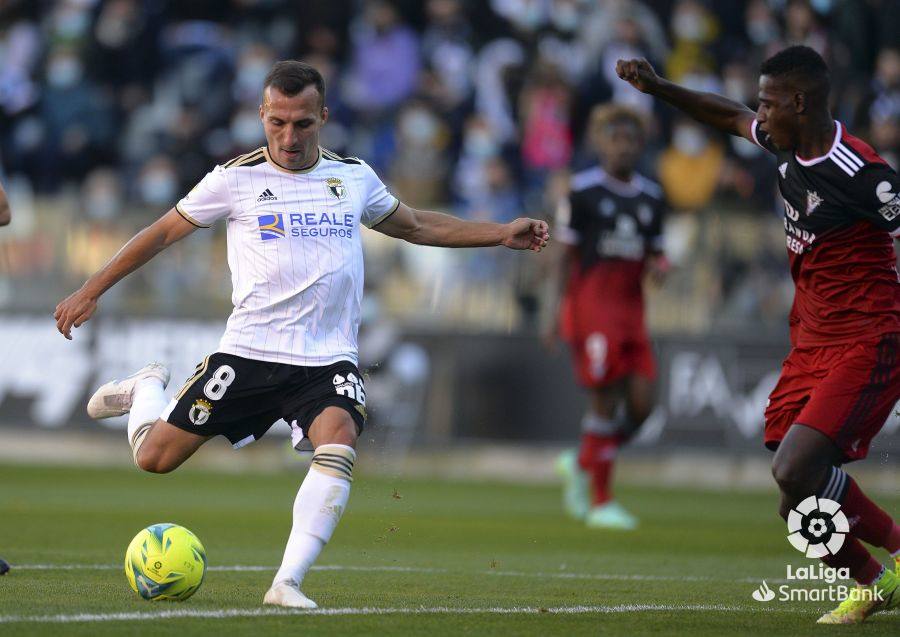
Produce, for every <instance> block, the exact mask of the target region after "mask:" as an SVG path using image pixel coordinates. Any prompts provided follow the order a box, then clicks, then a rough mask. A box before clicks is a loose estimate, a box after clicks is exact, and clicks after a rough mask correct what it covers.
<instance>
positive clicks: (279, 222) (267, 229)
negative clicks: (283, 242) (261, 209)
mask: <svg viewBox="0 0 900 637" xmlns="http://www.w3.org/2000/svg"><path fill="white" fill-rule="evenodd" d="M256 220H257V221H258V222H259V236H260V238H261V239H262V240H263V241H268V240H269V239H280V238H281V237H283V236H284V215H282V214H275V215H260V216H259V217H257V218H256Z"/></svg>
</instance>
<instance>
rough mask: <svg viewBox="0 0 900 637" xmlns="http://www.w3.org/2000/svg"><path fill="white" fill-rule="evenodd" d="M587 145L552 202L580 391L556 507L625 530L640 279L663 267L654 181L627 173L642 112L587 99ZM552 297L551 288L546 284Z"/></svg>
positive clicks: (640, 400) (637, 401) (561, 322)
mask: <svg viewBox="0 0 900 637" xmlns="http://www.w3.org/2000/svg"><path fill="white" fill-rule="evenodd" d="M588 134H589V136H590V143H591V146H592V147H593V149H594V150H595V151H596V153H597V155H598V157H599V159H600V165H598V166H594V167H591V168H588V169H586V170H583V171H580V172H577V173H575V174H574V175H573V176H572V180H571V184H570V194H569V196H568V198H567V199H566V200H565V201H563V203H562V204H561V205H560V208H559V211H558V213H557V214H558V217H557V224H558V231H557V232H558V237H559V240H560V241H561V242H562V243H565V244H566V245H567V249H566V252H565V255H564V257H563V261H564V263H563V268H562V269H563V272H562V273H561V275H562V276H559V277H557V280H558V283H559V284H564V285H565V293H564V296H563V299H562V303H561V305H560V312H559V319H558V322H557V325H558V328H555V329H554V331H556V332H558V334H559V335H560V336H562V337H563V338H564V339H565V340H566V341H567V342H568V343H569V345H570V347H571V350H572V356H573V362H574V365H575V373H576V375H577V378H578V382H579V383H580V384H581V385H583V386H584V387H586V388H587V389H588V390H589V394H590V406H589V408H588V411H587V413H586V414H585V415H584V419H583V420H582V438H581V447H580V449H579V452H578V454H577V456H576V454H574V453H566V454H563V456H561V457H560V459H559V470H560V473H562V474H563V477H564V480H565V481H564V487H563V488H564V505H565V509H566V511H567V512H568V513H569V514H570V515H572V516H573V517H575V518H576V519H580V520H584V521H585V522H586V523H587V525H588V526H590V527H595V528H615V529H633V528H634V527H635V526H636V525H637V519H636V518H635V517H634V516H632V515H631V514H630V513H628V512H627V511H626V510H625V509H624V508H623V507H622V506H621V505H620V504H619V503H618V502H616V501H615V500H614V499H613V496H612V488H611V486H612V473H613V464H614V462H615V458H616V454H617V452H618V450H619V447H620V446H621V445H622V444H623V443H625V442H627V441H628V440H629V439H631V437H632V436H633V435H634V434H635V432H636V431H637V430H638V428H639V427H640V426H641V424H642V423H643V422H644V421H645V420H646V419H647V416H649V415H650V411H651V410H652V408H653V403H654V396H653V394H654V392H653V380H654V377H655V375H656V364H655V361H654V357H653V351H652V346H651V344H650V339H649V337H648V335H647V330H646V327H645V324H644V289H643V279H644V275H645V274H646V273H647V270H648V268H649V270H650V272H651V273H652V274H653V275H654V277H655V278H657V279H659V278H661V276H662V274H663V273H664V272H665V270H666V269H667V267H668V265H667V261H666V258H665V255H664V254H663V252H662V220H663V214H664V209H665V204H664V200H663V195H662V190H661V189H660V187H659V186H658V185H656V184H655V183H653V182H652V181H650V180H649V179H647V178H645V177H643V176H642V175H640V174H638V173H637V172H635V167H636V166H637V164H638V161H639V160H640V157H641V151H642V150H643V147H644V138H645V129H644V120H643V119H642V117H641V115H639V114H638V113H637V112H636V111H635V110H633V109H631V108H628V107H626V106H621V105H615V104H608V105H602V106H597V107H595V108H594V110H593V111H592V112H591V115H590V122H589V133H588ZM554 296H555V297H556V298H558V297H559V288H556V289H555V290H554Z"/></svg>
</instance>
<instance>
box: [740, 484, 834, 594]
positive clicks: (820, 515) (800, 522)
mask: <svg viewBox="0 0 900 637" xmlns="http://www.w3.org/2000/svg"><path fill="white" fill-rule="evenodd" d="M787 526H788V531H789V534H788V536H787V537H788V541H789V542H790V543H791V544H792V545H793V547H794V548H795V549H797V550H798V551H800V552H801V553H805V554H806V557H824V556H826V555H834V554H835V553H837V552H838V551H839V550H841V547H842V546H843V545H844V536H845V535H846V534H847V533H849V532H850V525H849V524H848V523H847V516H846V515H844V512H843V511H841V505H840V504H838V503H837V502H835V501H834V500H829V499H827V498H816V496H814V495H811V496H809V497H808V498H806V499H805V500H803V501H802V502H801V503H800V504H798V505H797V506H796V508H793V509H791V512H790V513H789V514H788V519H787ZM754 596H755V594H754Z"/></svg>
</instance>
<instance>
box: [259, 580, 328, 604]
mask: <svg viewBox="0 0 900 637" xmlns="http://www.w3.org/2000/svg"><path fill="white" fill-rule="evenodd" d="M263 604H271V605H272V606H286V607H287V608H305V609H307V610H311V609H313V608H318V607H319V605H318V604H316V603H315V602H314V601H312V600H311V599H310V598H308V597H307V596H306V595H304V594H303V593H301V592H300V587H299V586H298V585H297V583H296V582H294V581H293V580H281V581H280V582H275V583H274V584H272V588H270V589H269V590H268V591H267V592H266V596H265V597H263Z"/></svg>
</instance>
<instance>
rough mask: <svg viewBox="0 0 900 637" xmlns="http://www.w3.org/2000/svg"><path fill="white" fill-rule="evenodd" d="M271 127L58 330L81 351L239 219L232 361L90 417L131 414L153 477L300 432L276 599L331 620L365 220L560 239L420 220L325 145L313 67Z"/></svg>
mask: <svg viewBox="0 0 900 637" xmlns="http://www.w3.org/2000/svg"><path fill="white" fill-rule="evenodd" d="M259 116H260V119H261V120H262V124H263V128H264V130H265V135H266V146H265V147H263V148H260V149H258V150H256V151H253V152H251V153H248V154H246V155H242V156H241V157H237V158H235V159H233V160H232V161H230V162H228V163H226V164H224V165H222V166H216V167H215V168H214V169H213V170H212V172H210V173H209V174H207V175H206V177H204V178H203V180H202V181H201V182H200V183H199V184H198V185H197V186H196V187H195V188H194V189H193V190H192V191H191V192H190V193H189V194H188V195H187V196H186V197H184V198H183V199H182V200H181V201H179V202H178V203H177V205H176V206H175V208H173V209H172V210H169V211H168V212H167V213H166V214H165V215H163V216H162V217H161V218H160V219H159V220H157V221H156V222H155V223H153V224H152V225H150V226H148V227H147V228H145V229H143V230H141V231H140V232H139V233H137V234H136V235H135V236H134V237H133V238H132V239H131V240H130V241H129V242H128V243H127V244H125V246H124V247H123V248H122V249H121V250H120V251H119V252H118V253H117V254H116V255H115V256H114V257H113V258H112V259H111V260H110V261H109V263H107V264H106V265H104V266H103V267H102V268H101V269H100V270H99V271H98V272H97V273H95V274H94V275H93V276H91V277H90V278H89V279H88V280H87V282H86V283H85V284H84V285H83V286H82V287H81V288H80V289H79V290H78V291H77V292H75V293H74V294H72V295H71V296H69V297H68V298H66V299H65V300H63V301H62V302H61V303H60V304H59V305H58V306H57V308H56V313H55V318H56V320H57V328H58V329H59V331H60V332H61V333H62V334H63V335H64V336H65V337H66V338H69V339H71V338H72V336H71V330H72V328H73V327H78V326H80V325H82V324H84V323H85V321H87V320H89V319H90V318H91V316H92V315H93V314H94V312H95V311H96V309H97V303H98V301H99V299H100V296H101V295H102V294H103V293H104V292H105V291H106V290H108V289H109V288H110V287H111V286H113V285H114V284H115V283H116V282H117V281H119V280H120V279H122V278H123V277H124V276H126V275H127V274H129V273H130V272H133V271H134V270H136V269H137V268H139V267H141V266H142V265H143V264H145V263H147V262H148V261H149V260H150V259H152V258H153V257H154V256H156V255H157V254H158V253H160V252H161V251H162V250H164V249H165V248H166V247H168V246H169V245H171V244H172V243H174V242H176V241H178V240H179V239H183V238H184V237H186V236H187V235H189V234H191V233H192V232H194V231H195V230H196V229H197V228H205V227H208V226H210V225H212V224H213V223H214V222H216V221H217V220H219V219H225V220H226V223H227V237H228V265H229V268H230V269H231V275H232V285H233V289H234V291H233V294H232V301H233V303H234V311H233V312H232V314H231V316H230V317H229V319H228V324H227V327H226V329H225V334H224V335H223V336H222V340H221V342H220V344H219V349H218V350H217V351H216V352H215V353H213V354H211V355H210V356H207V357H206V359H205V360H203V361H202V362H201V363H200V364H199V365H198V366H197V370H196V372H195V374H194V375H193V376H192V377H191V378H189V379H188V380H187V382H186V383H185V384H184V386H183V387H182V388H181V390H180V391H179V392H178V393H177V394H176V395H175V396H174V398H172V399H171V400H170V401H167V400H166V398H165V395H164V390H165V388H166V386H167V384H168V380H169V372H168V370H167V369H166V368H165V366H163V365H161V364H158V363H151V364H149V365H147V366H146V367H144V368H143V369H141V370H140V371H138V372H137V373H136V374H133V375H132V376H130V377H128V378H126V379H124V380H121V381H112V382H110V383H107V384H106V385H103V386H102V387H100V389H98V390H97V392H96V393H95V394H94V395H93V397H92V398H91V399H90V401H89V403H88V413H89V414H90V415H91V416H92V417H94V418H107V417H111V416H115V415H121V414H124V413H128V414H129V417H128V441H129V443H130V444H131V447H132V451H133V454H134V460H135V463H136V464H137V466H138V467H140V468H141V469H143V470H145V471H149V472H153V473H167V472H169V471H172V470H174V469H176V468H177V467H178V466H179V465H181V464H182V463H183V462H184V461H185V460H187V459H188V458H189V457H190V456H191V455H192V454H193V453H194V452H195V451H196V450H197V449H199V448H200V446H201V445H203V443H205V442H206V441H207V440H209V439H210V438H211V437H213V436H216V435H224V436H226V437H227V438H228V439H229V440H230V441H231V443H232V444H233V445H234V446H235V447H236V448H237V447H241V446H243V445H245V444H247V443H249V442H252V441H254V440H257V439H259V438H260V437H261V436H262V435H263V434H264V433H265V432H266V431H267V430H268V429H269V427H271V425H272V424H273V423H274V422H275V421H276V420H278V419H279V418H284V419H285V420H286V421H287V422H288V423H290V425H291V427H292V429H293V434H294V438H295V441H303V442H308V444H310V445H311V446H312V448H314V449H315V452H314V454H313V459H312V465H311V468H310V471H309V472H308V474H307V475H306V478H305V479H304V480H303V483H302V484H301V485H300V489H299V491H298V492H297V498H296V500H295V502H294V510H293V527H292V529H291V533H290V536H289V538H288V541H287V547H286V548H285V553H284V559H283V561H282V564H281V567H280V568H279V569H278V572H277V574H276V575H275V578H274V580H273V583H272V587H271V588H270V589H269V591H268V592H267V593H266V595H265V597H264V603H266V604H276V605H280V606H290V607H296V608H315V607H316V604H315V602H313V601H312V600H310V599H308V598H307V597H306V596H305V595H304V594H303V593H302V592H301V591H300V584H301V583H302V581H303V577H304V575H305V574H306V572H307V571H308V570H309V568H310V566H311V565H312V563H313V562H314V561H315V559H316V558H317V557H318V555H319V553H320V552H321V550H322V548H323V547H324V546H325V544H326V543H327V542H328V540H329V538H330V537H331V535H332V532H333V531H334V528H335V526H336V525H337V523H338V521H339V520H340V517H341V514H342V513H343V511H344V508H345V507H346V504H347V500H348V497H349V494H350V482H351V480H352V472H353V465H354V462H355V460H356V451H355V447H356V442H357V439H358V436H359V434H360V432H361V431H362V428H363V425H364V424H365V418H366V410H365V389H364V387H363V379H362V374H360V372H359V369H358V368H357V363H358V357H357V342H356V339H357V328H358V327H359V321H360V301H361V298H362V290H363V255H362V242H361V239H360V224H363V225H365V226H367V227H369V228H373V229H374V230H377V231H379V232H382V233H384V234H386V235H389V236H391V237H396V238H399V239H405V240H406V241H409V242H411V243H416V244H421V245H433V246H444V247H458V248H461V247H479V246H499V245H503V246H506V247H508V248H512V249H515V250H533V251H535V252H540V250H541V248H543V247H544V246H545V245H546V244H547V241H548V240H549V233H548V228H547V224H546V223H545V222H543V221H537V220H534V219H516V220H515V221H513V222H511V223H508V224H495V223H475V222H468V221H463V220H460V219H457V218H455V217H452V216H449V215H445V214H441V213H438V212H429V211H423V210H415V209H413V208H410V207H408V206H406V205H404V204H403V203H401V202H400V201H399V200H397V198H396V197H394V196H393V195H392V194H391V193H390V192H388V190H387V189H386V188H385V186H384V184H382V183H381V180H380V179H379V178H378V176H377V175H376V174H375V172H374V171H373V170H372V169H371V168H370V167H369V166H368V165H366V164H365V163H364V162H363V161H361V160H359V159H355V158H347V159H345V158H341V157H338V156H337V155H335V154H334V153H331V152H329V151H327V150H324V149H322V148H320V147H319V131H320V130H321V128H322V126H323V125H324V124H325V122H326V121H328V108H327V107H326V106H325V83H324V81H323V79H322V76H321V75H320V74H319V72H318V71H317V70H316V69H314V68H313V67H311V66H309V65H307V64H304V63H302V62H297V61H282V62H278V63H276V64H275V65H274V66H273V68H272V70H271V72H270V73H269V75H268V76H267V78H266V81H265V84H264V87H263V100H262V105H260V107H259ZM301 434H302V436H301ZM299 444H300V442H298V445H299Z"/></svg>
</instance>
